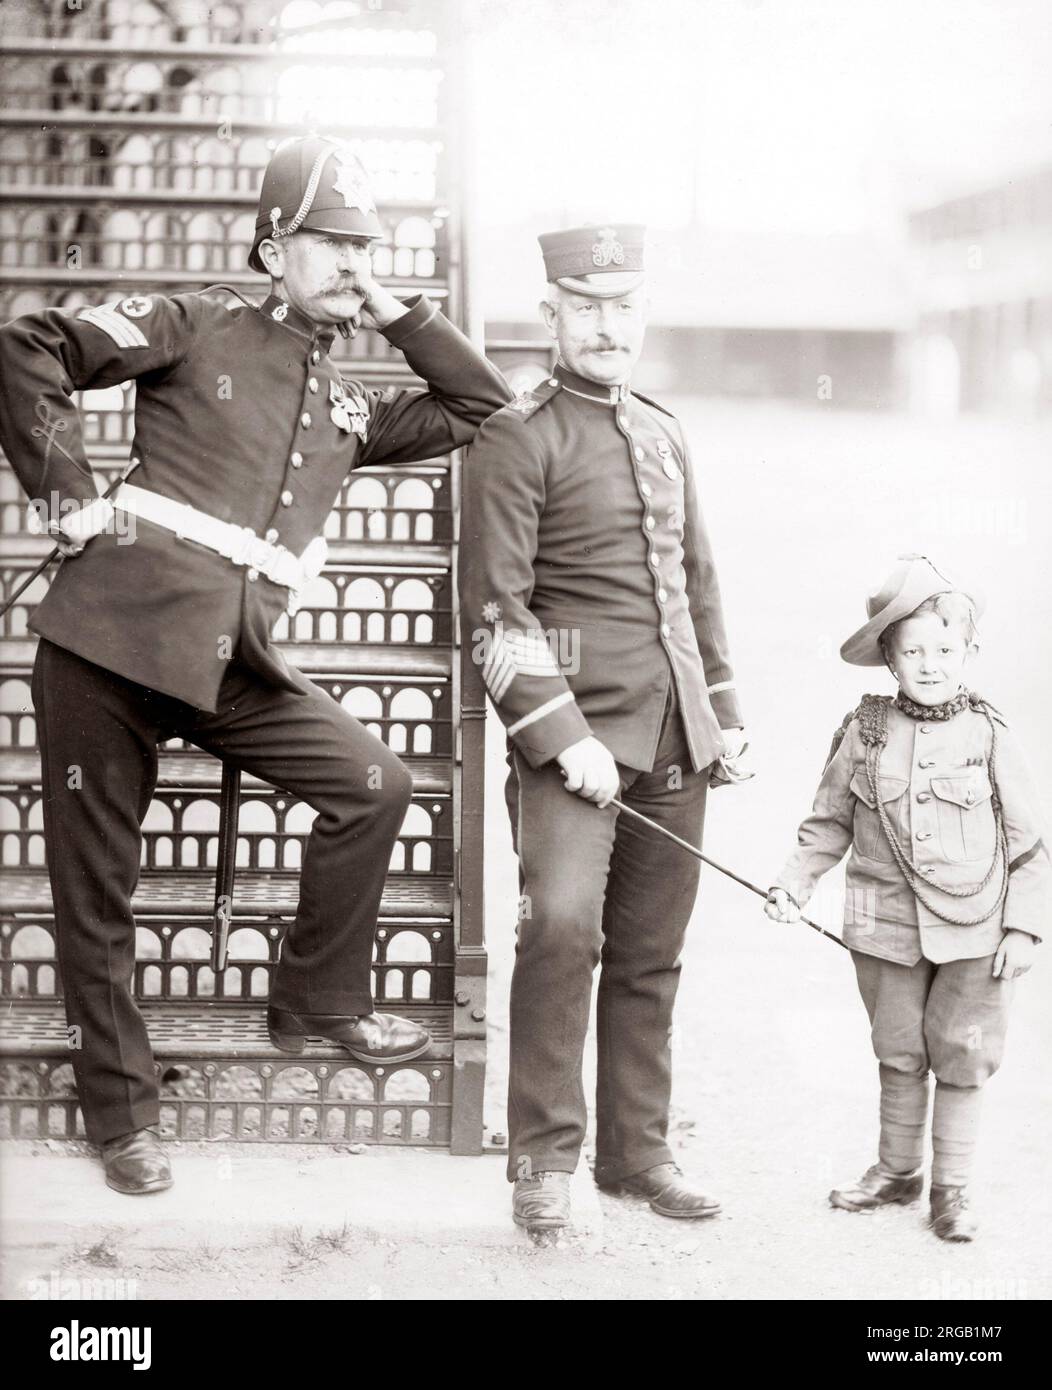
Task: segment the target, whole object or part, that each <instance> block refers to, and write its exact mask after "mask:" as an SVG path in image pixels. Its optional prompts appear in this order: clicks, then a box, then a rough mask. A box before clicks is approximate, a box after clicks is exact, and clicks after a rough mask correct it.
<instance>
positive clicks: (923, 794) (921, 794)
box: [917, 792, 931, 802]
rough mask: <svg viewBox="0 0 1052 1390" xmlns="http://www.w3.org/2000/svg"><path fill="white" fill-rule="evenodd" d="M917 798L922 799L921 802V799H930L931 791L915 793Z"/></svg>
mask: <svg viewBox="0 0 1052 1390" xmlns="http://www.w3.org/2000/svg"><path fill="white" fill-rule="evenodd" d="M917 800H918V801H922V802H923V801H930V800H931V792H918V793H917Z"/></svg>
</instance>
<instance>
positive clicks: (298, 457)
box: [245, 348, 321, 584]
mask: <svg viewBox="0 0 1052 1390" xmlns="http://www.w3.org/2000/svg"><path fill="white" fill-rule="evenodd" d="M310 360H311V361H312V362H313V363H314V365H315V366H317V365H318V363H319V362H320V361H321V353H320V352H319V351H318V349H317V348H315V349H314V351H313V352H312V353H311V355H310ZM307 389H308V390H309V391H310V393H311V395H312V396H316V395H317V394H318V378H317V377H316V376H312V377H311V378H310V379H309V380H308V382H307ZM300 424H301V425H302V426H303V428H304V429H305V430H309V429H310V427H311V425H312V424H313V418H312V416H311V413H310V411H309V410H305V411H304V412H303V414H302V415H301V416H300ZM289 463H290V464H291V465H292V467H293V468H302V467H303V455H302V454H301V453H300V451H299V450H298V449H294V450H293V452H292V453H291V454H290V455H289ZM280 500H281V505H282V506H283V507H291V506H292V504H293V502H294V501H295V500H296V499H295V497H294V496H293V494H292V492H291V491H290V489H289V488H286V489H285V491H284V492H283V493H282V494H281V499H280ZM278 535H279V532H278V529H277V527H276V526H272V527H271V528H270V530H269V531H268V532H267V534H266V537H265V539H266V540H267V541H269V542H270V544H271V545H276V544H277V541H278ZM245 577H246V579H248V581H249V583H251V584H254V583H255V582H256V580H257V579H258V578H259V570H254V569H250V570H249V571H248V573H247V574H246V576H245Z"/></svg>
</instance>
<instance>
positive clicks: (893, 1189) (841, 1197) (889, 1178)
mask: <svg viewBox="0 0 1052 1390" xmlns="http://www.w3.org/2000/svg"><path fill="white" fill-rule="evenodd" d="M923 1186H924V1175H923V1173H886V1172H885V1171H884V1169H883V1168H881V1166H880V1164H879V1163H875V1164H874V1165H873V1167H872V1168H867V1169H866V1171H865V1172H864V1173H863V1174H862V1176H861V1177H860V1178H859V1180H858V1182H854V1183H851V1184H849V1185H848V1186H847V1187H834V1188H833V1190H832V1192H831V1193H830V1194H829V1200H830V1202H831V1203H832V1205H833V1206H834V1207H839V1208H840V1210H841V1211H876V1209H877V1208H878V1207H887V1206H892V1205H893V1204H895V1203H898V1204H900V1205H902V1206H905V1205H906V1203H907V1202H915V1201H916V1200H917V1198H918V1197H919V1196H920V1195H921V1188H922V1187H923Z"/></svg>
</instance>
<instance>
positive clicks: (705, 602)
mask: <svg viewBox="0 0 1052 1390" xmlns="http://www.w3.org/2000/svg"><path fill="white" fill-rule="evenodd" d="M464 491H465V500H464V526H463V535H464V544H463V548H462V552H461V569H460V585H461V594H462V600H463V608H464V615H465V621H466V623H467V625H468V631H469V632H470V634H471V638H472V640H473V641H474V642H475V643H476V651H477V656H478V659H479V660H480V661H481V663H482V666H483V675H484V677H485V680H486V685H487V688H488V690H489V693H490V696H491V698H492V699H493V702H494V704H495V706H496V708H497V710H498V712H499V714H500V717H501V719H502V720H503V722H504V724H505V726H506V727H507V730H508V734H509V735H510V737H511V738H512V739H513V740H514V742H515V745H516V747H517V748H518V749H519V751H520V752H521V753H522V754H523V756H524V757H525V758H526V759H527V761H528V762H529V763H530V764H531V766H534V767H537V766H540V765H541V764H543V763H545V762H547V761H549V760H550V759H552V758H554V757H555V756H556V755H557V754H559V753H561V752H562V751H563V749H565V748H567V747H568V746H569V745H570V744H572V743H576V742H577V741H578V740H580V739H582V738H585V737H586V736H587V735H588V734H589V733H591V734H594V735H595V736H596V737H597V738H599V739H601V740H602V742H603V743H605V744H606V746H607V747H608V748H609V749H610V751H611V753H612V754H613V755H614V758H615V759H616V760H617V761H618V762H619V763H621V764H623V765H624V766H626V767H629V768H636V769H641V770H645V771H649V770H650V769H651V768H652V767H653V765H654V755H655V750H656V748H657V745H658V739H659V734H660V730H661V722H662V717H663V714H664V711H665V706H666V700H667V696H668V693H669V686H670V682H675V687H676V695H677V699H678V704H679V708H680V711H681V716H682V720H683V724H684V727H685V730H686V734H687V741H688V745H689V749H690V754H691V759H692V762H693V765H694V769H695V771H700V770H701V769H702V768H704V767H707V766H708V765H709V764H710V763H712V762H713V761H715V759H716V758H717V757H718V756H719V755H720V753H721V752H722V751H723V740H722V736H721V733H720V730H721V729H724V728H731V727H735V726H738V725H740V724H741V723H742V719H741V714H740V712H739V708H738V703H737V699H736V697H735V694H734V688H733V680H734V677H733V672H732V670H731V665H730V658H729V656H728V653H727V639H726V635H725V631H724V622H723V610H722V606H721V602H720V591H719V585H718V583H717V579H716V570H715V565H714V563H713V557H712V550H711V546H710V544H709V539H708V535H707V534H706V531H705V526H704V523H703V521H702V516H701V511H700V509H699V506H698V501H697V496H696V490H695V483H694V479H693V477H692V470H691V463H690V458H689V454H688V450H687V445H686V441H685V439H684V435H683V430H682V428H681V426H680V424H679V422H678V421H677V420H676V419H675V417H674V416H672V415H670V414H669V413H668V412H667V411H665V410H663V409H662V408H661V407H660V406H657V405H655V404H654V403H653V402H652V401H648V400H646V399H645V398H644V397H642V396H638V395H635V394H634V393H630V392H629V391H628V390H627V388H625V387H621V388H616V387H615V388H609V387H604V386H599V385H597V384H596V383H595V382H591V381H587V380H585V379H583V378H581V377H578V376H576V375H574V373H572V372H570V371H569V370H567V369H566V368H565V367H563V366H561V365H559V366H557V367H556V368H555V371H554V374H553V376H552V377H551V379H550V380H549V381H547V382H546V383H544V384H542V385H541V386H539V387H538V388H537V389H536V390H535V391H532V392H530V393H529V394H527V395H525V396H522V397H520V398H519V399H518V400H516V401H513V402H512V403H511V404H510V405H508V406H507V407H505V409H503V410H501V411H499V412H498V413H497V414H495V415H493V416H492V417H491V418H490V419H489V420H488V421H487V422H486V424H485V425H484V426H483V427H482V429H481V430H480V431H479V433H478V435H477V436H476V439H475V443H474V445H473V446H472V449H471V451H470V455H469V460H468V464H467V468H466V470H465V489H464ZM543 634H547V636H546V637H545V636H544V635H543Z"/></svg>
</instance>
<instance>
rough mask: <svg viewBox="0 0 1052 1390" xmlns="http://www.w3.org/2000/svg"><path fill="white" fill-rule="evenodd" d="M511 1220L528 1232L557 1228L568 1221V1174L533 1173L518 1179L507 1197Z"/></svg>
mask: <svg viewBox="0 0 1052 1390" xmlns="http://www.w3.org/2000/svg"><path fill="white" fill-rule="evenodd" d="M511 1214H512V1220H513V1221H514V1222H515V1224H516V1226H524V1227H525V1228H526V1230H528V1231H558V1230H561V1229H562V1227H564V1226H568V1225H569V1224H570V1174H569V1173H535V1174H534V1175H533V1177H532V1178H518V1179H516V1182H515V1188H514V1191H513V1193H512V1199H511Z"/></svg>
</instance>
